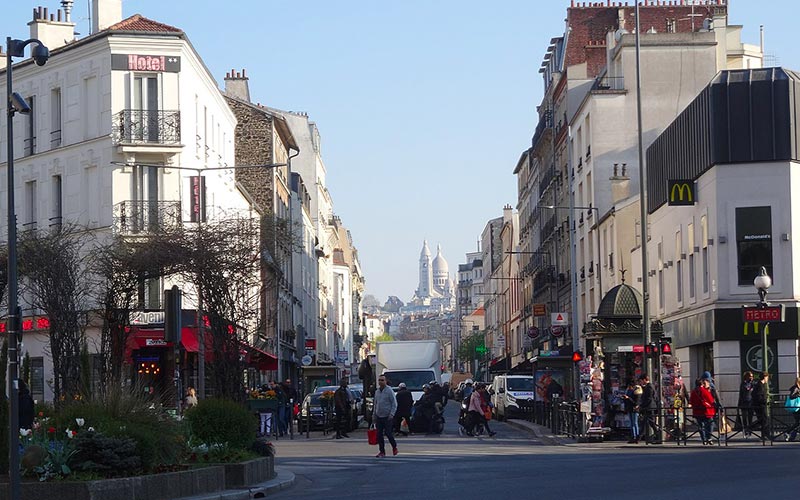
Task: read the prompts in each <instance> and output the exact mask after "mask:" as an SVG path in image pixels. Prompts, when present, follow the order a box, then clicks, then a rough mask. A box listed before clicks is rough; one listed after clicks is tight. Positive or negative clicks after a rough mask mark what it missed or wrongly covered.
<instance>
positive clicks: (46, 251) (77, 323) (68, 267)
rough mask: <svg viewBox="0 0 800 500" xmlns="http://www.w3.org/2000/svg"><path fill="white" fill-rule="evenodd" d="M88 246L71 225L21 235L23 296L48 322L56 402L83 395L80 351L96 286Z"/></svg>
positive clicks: (84, 236)
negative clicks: (86, 256) (92, 288)
mask: <svg viewBox="0 0 800 500" xmlns="http://www.w3.org/2000/svg"><path fill="white" fill-rule="evenodd" d="M90 243H91V237H90V236H89V234H88V233H87V232H86V231H84V230H83V229H82V228H80V227H77V226H70V225H63V226H59V227H57V228H55V229H53V230H46V231H45V230H30V231H25V232H22V233H20V235H19V241H18V248H19V274H20V277H21V278H22V279H21V280H20V290H21V291H22V298H23V300H25V301H27V302H28V304H27V305H28V306H30V307H32V308H34V309H38V310H41V311H43V312H44V313H45V314H46V315H47V317H48V319H49V320H50V334H49V335H48V338H49V351H50V356H51V358H52V360H53V392H54V396H55V400H56V401H57V402H58V401H61V400H62V399H63V398H66V397H73V396H76V395H79V393H80V390H79V389H80V352H81V348H82V347H83V345H84V343H85V341H86V337H85V333H84V332H85V328H86V323H87V314H86V311H87V310H88V309H89V304H90V297H91V293H90V292H91V286H92V283H91V279H90V276H89V269H88V267H87V266H85V265H84V262H83V259H84V257H85V255H86V252H87V250H88V249H89V245H90Z"/></svg>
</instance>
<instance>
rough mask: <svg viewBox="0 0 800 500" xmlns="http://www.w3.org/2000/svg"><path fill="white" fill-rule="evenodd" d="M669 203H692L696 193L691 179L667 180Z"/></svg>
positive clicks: (695, 200) (695, 199)
mask: <svg viewBox="0 0 800 500" xmlns="http://www.w3.org/2000/svg"><path fill="white" fill-rule="evenodd" d="M668 188H669V205H678V206H680V205H694V204H695V203H696V202H697V193H696V192H695V184H694V181H693V180H686V179H677V180H670V181H668Z"/></svg>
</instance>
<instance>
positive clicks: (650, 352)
mask: <svg viewBox="0 0 800 500" xmlns="http://www.w3.org/2000/svg"><path fill="white" fill-rule="evenodd" d="M657 353H658V346H657V345H656V343H655V342H650V343H649V344H647V345H645V346H644V354H645V356H647V357H648V358H652V357H654V356H656V354H657Z"/></svg>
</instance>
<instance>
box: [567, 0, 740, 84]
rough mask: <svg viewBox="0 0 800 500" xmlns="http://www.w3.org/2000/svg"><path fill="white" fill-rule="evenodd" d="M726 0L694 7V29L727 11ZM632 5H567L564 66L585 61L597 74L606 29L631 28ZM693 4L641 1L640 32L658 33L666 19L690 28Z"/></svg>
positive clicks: (681, 28) (590, 73)
mask: <svg viewBox="0 0 800 500" xmlns="http://www.w3.org/2000/svg"><path fill="white" fill-rule="evenodd" d="M727 9H728V7H727V2H726V1H725V0H709V1H707V2H706V3H705V4H702V5H701V4H700V2H698V5H696V6H695V7H694V14H695V17H694V26H695V30H697V29H700V28H702V26H703V19H706V18H712V17H713V16H714V14H715V13H716V14H727ZM634 10H635V9H634V7H633V6H631V5H628V2H624V3H623V2H612V1H609V0H606V1H605V2H573V4H572V7H570V8H568V9H567V23H568V25H569V26H570V28H572V31H570V33H569V38H568V41H567V49H566V59H565V61H566V66H567V67H569V66H573V65H576V64H581V63H584V62H585V63H586V72H587V76H588V77H589V78H594V77H595V76H597V75H598V74H599V73H600V71H601V70H602V69H603V67H604V66H605V65H606V51H605V49H606V33H608V32H609V31H616V30H618V29H619V28H620V22H619V20H620V18H621V19H624V20H625V21H624V27H625V29H626V30H628V31H630V32H632V31H633V30H634V28H635V26H636V22H635V18H634ZM691 14H692V6H691V5H685V4H684V2H683V1H682V0H649V1H646V2H643V3H641V4H640V8H639V15H640V17H641V19H640V21H639V24H640V25H641V28H642V32H645V31H647V30H649V29H650V28H654V29H655V30H656V31H657V32H659V33H665V32H666V31H667V20H670V19H673V20H675V31H676V32H679V33H689V32H691V31H692V17H691Z"/></svg>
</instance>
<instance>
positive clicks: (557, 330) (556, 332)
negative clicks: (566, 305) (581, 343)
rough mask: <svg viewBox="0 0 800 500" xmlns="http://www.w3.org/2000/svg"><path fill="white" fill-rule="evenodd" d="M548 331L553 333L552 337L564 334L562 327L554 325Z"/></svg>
mask: <svg viewBox="0 0 800 500" xmlns="http://www.w3.org/2000/svg"><path fill="white" fill-rule="evenodd" d="M550 333H552V334H553V337H560V336H562V335H563V334H564V327H563V326H559V325H555V326H554V327H552V328H550Z"/></svg>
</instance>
